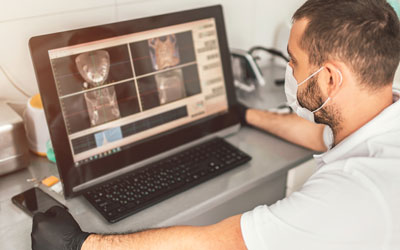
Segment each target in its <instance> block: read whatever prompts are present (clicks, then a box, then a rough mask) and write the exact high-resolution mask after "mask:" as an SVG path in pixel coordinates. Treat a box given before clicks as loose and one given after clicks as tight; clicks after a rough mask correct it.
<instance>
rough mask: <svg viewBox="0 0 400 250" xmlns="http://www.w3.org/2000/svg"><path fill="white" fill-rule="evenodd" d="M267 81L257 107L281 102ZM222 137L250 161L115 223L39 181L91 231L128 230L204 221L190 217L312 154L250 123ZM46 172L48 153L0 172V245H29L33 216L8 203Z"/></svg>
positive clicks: (52, 171)
mask: <svg viewBox="0 0 400 250" xmlns="http://www.w3.org/2000/svg"><path fill="white" fill-rule="evenodd" d="M267 73H268V72H267ZM268 85H269V86H268ZM268 85H267V86H265V87H264V88H260V89H259V90H257V93H256V95H257V97H256V98H253V99H252V102H253V103H251V102H248V103H251V105H253V106H256V107H260V108H261V106H260V105H261V104H262V103H264V105H265V106H264V107H263V108H268V107H273V106H275V105H276V104H279V102H280V101H281V100H283V96H282V95H284V94H283V91H282V87H276V86H274V85H272V84H271V83H268ZM260 92H265V93H268V96H270V97H271V98H270V99H268V100H267V99H262V98H261V96H262V95H260ZM239 96H240V97H241V98H243V97H246V95H242V96H241V95H239ZM264 96H265V95H264ZM246 99H247V98H246ZM226 139H227V140H228V141H229V142H231V143H232V144H233V145H236V146H237V147H239V148H240V149H242V150H244V151H245V152H247V153H248V154H250V155H251V156H252V157H253V159H252V161H250V162H249V163H247V164H245V165H243V166H241V167H239V168H237V169H234V170H232V171H229V172H228V173H225V174H223V175H221V176H219V177H216V178H214V179H212V180H210V181H207V182H206V183H203V184H200V185H199V186H197V187H195V188H192V189H190V190H188V191H185V192H183V193H181V194H179V195H176V196H174V197H172V198H170V199H168V200H165V201H163V202H161V203H159V204H157V205H155V206H153V207H150V208H148V209H146V210H143V211H141V212H139V213H137V214H135V215H133V216H130V217H128V218H126V219H124V220H122V221H120V222H118V223H115V224H108V223H107V222H106V221H105V220H104V219H103V218H102V217H101V215H100V214H98V213H97V212H96V211H95V210H94V209H93V208H92V207H91V205H90V204H89V203H88V202H87V201H86V200H85V199H84V198H82V197H76V198H73V199H70V200H67V201H65V200H64V199H63V197H62V196H61V195H59V194H56V193H54V192H51V191H49V190H48V189H47V188H46V187H43V186H41V187H42V189H43V190H45V191H46V192H48V193H50V194H51V195H52V196H53V197H55V198H56V199H57V200H59V201H60V202H61V203H63V204H65V205H66V206H67V207H68V208H69V209H70V212H71V213H72V214H73V216H74V217H75V218H76V219H77V221H78V222H79V223H80V225H81V226H82V228H83V229H84V230H86V231H90V232H127V231H134V230H138V229H144V228H149V227H160V226H169V225H176V224H203V223H209V222H212V220H210V221H200V222H199V221H192V220H191V218H194V217H199V216H201V215H204V216H205V217H203V218H207V215H208V214H207V212H209V213H212V211H213V209H214V208H216V207H218V206H221V205H223V204H224V203H228V202H229V201H230V200H232V199H234V198H235V197H238V196H240V195H243V194H246V195H245V196H248V195H247V194H248V193H250V194H251V191H252V189H255V188H257V187H258V186H261V185H263V183H268V182H272V181H273V180H274V179H276V178H278V177H279V176H284V175H286V173H287V171H288V170H289V169H290V168H292V167H295V166H297V165H298V164H300V163H302V162H304V161H306V160H308V159H310V158H311V156H312V152H311V151H309V150H306V149H304V148H301V147H298V146H295V145H293V144H290V143H288V142H285V141H283V140H281V139H278V138H276V137H274V136H271V135H269V134H267V133H264V132H261V131H258V130H256V129H252V128H248V127H244V128H242V129H241V130H240V131H239V132H238V133H236V134H234V135H231V136H229V137H227V138H226ZM49 175H58V171H57V168H56V166H55V165H54V164H52V163H50V162H48V161H47V160H46V159H43V158H38V157H33V160H32V164H31V166H29V167H28V168H27V169H25V170H22V171H19V172H16V173H12V174H9V175H6V176H2V177H0V249H30V244H31V243H30V232H31V227H32V220H31V218H30V217H29V216H27V215H26V214H25V213H23V212H22V211H21V210H20V209H19V208H17V207H16V206H14V205H13V204H12V202H11V197H12V196H13V195H15V194H18V193H20V192H22V191H24V190H26V189H28V188H30V187H32V186H33V184H32V183H29V182H27V179H30V178H33V177H35V178H37V179H42V178H43V177H46V176H49ZM282 180H283V181H284V179H282ZM280 182H282V181H280ZM255 190H256V189H255ZM268 192H269V191H266V193H265V195H266V196H267V195H268ZM270 192H274V190H271V191H270ZM250 196H251V195H250ZM243 202H246V198H245V199H244V200H243ZM260 205H261V204H260ZM241 212H244V211H241ZM228 215H229V214H227V216H228Z"/></svg>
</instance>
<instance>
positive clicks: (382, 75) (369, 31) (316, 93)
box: [288, 0, 400, 130]
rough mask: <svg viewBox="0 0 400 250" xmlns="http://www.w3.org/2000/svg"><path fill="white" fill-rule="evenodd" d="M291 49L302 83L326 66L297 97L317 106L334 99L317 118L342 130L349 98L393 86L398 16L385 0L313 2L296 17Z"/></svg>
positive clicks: (399, 46) (399, 48)
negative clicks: (345, 105)
mask: <svg viewBox="0 0 400 250" xmlns="http://www.w3.org/2000/svg"><path fill="white" fill-rule="evenodd" d="M288 51H289V54H290V56H291V62H290V66H291V67H292V68H293V71H294V76H295V78H296V79H297V81H298V82H301V81H303V80H304V79H306V78H307V77H308V76H309V75H310V74H312V73H313V72H315V71H316V70H318V69H319V68H321V67H324V69H323V70H322V71H321V72H320V73H319V74H318V75H317V76H315V77H314V78H312V79H310V80H309V81H308V83H305V84H303V85H302V86H300V87H299V90H298V100H299V103H300V105H302V106H303V107H306V108H307V109H309V110H315V109H317V108H318V107H320V106H321V105H322V103H323V102H324V101H325V100H326V99H327V98H328V97H331V98H332V101H330V103H329V104H328V105H327V106H326V107H324V108H323V109H321V111H319V112H317V113H316V114H315V120H316V121H317V122H319V123H325V124H328V125H330V126H331V127H332V128H334V129H335V127H336V129H337V130H340V129H341V128H339V126H343V124H342V120H343V119H346V117H344V116H345V114H344V110H343V105H344V103H346V98H347V99H348V98H349V97H351V96H353V97H355V99H357V95H358V94H360V93H361V91H362V92H364V93H366V92H368V93H369V94H370V96H372V95H374V94H376V93H379V92H380V91H381V90H383V89H386V90H387V89H389V88H390V89H391V85H392V83H393V79H394V74H395V72H396V69H397V67H398V65H399V61H400V24H399V19H398V16H397V15H396V13H395V11H394V10H393V8H392V7H391V6H390V5H389V4H388V3H387V2H386V0H308V1H307V2H306V3H305V4H304V5H303V6H301V7H300V8H299V9H298V10H297V11H296V13H295V14H294V15H293V27H292V31H291V35H290V40H289V44H288ZM342 77H343V84H342ZM344 89H346V90H344ZM341 92H343V93H341ZM339 94H340V95H341V98H340V97H338V99H337V100H334V97H335V96H336V95H339ZM339 99H340V103H339ZM348 108H350V107H348ZM352 108H354V107H352Z"/></svg>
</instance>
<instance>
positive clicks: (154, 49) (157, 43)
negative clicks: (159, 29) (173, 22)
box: [148, 35, 180, 70]
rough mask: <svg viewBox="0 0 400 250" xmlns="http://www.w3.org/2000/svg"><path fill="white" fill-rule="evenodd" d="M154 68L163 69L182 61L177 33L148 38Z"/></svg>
mask: <svg viewBox="0 0 400 250" xmlns="http://www.w3.org/2000/svg"><path fill="white" fill-rule="evenodd" d="M148 44H149V50H150V56H151V61H152V64H153V69H154V70H163V69H167V68H171V67H174V66H176V65H178V64H179V63H180V57H179V48H178V44H177V39H176V36H175V35H168V36H162V37H157V38H152V39H149V40H148Z"/></svg>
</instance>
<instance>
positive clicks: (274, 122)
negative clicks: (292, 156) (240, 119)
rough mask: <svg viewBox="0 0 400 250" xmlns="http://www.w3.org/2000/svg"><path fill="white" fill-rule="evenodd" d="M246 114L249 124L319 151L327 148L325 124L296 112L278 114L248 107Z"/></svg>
mask: <svg viewBox="0 0 400 250" xmlns="http://www.w3.org/2000/svg"><path fill="white" fill-rule="evenodd" d="M245 116H246V118H245V119H246V122H247V123H248V124H250V125H252V126H254V127H257V128H260V129H262V130H265V131H267V132H269V133H271V134H274V135H276V136H278V137H281V138H283V139H285V140H287V141H289V142H292V143H295V144H298V145H300V146H303V147H305V148H309V149H312V150H315V151H319V152H324V151H326V150H327V148H326V146H325V144H324V140H323V131H324V128H325V125H323V124H315V123H313V122H310V121H307V120H305V119H303V118H301V117H299V116H297V115H296V114H276V113H273V112H269V111H264V110H257V109H248V110H247V112H246V113H245Z"/></svg>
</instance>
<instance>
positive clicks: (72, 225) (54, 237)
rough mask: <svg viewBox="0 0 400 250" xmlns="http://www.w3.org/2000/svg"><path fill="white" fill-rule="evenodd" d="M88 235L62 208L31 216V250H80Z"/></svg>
mask: <svg viewBox="0 0 400 250" xmlns="http://www.w3.org/2000/svg"><path fill="white" fill-rule="evenodd" d="M89 235H90V234H89V233H85V232H82V230H81V228H80V227H79V225H78V223H77V222H76V221H75V219H74V218H73V217H72V215H71V214H70V213H68V212H67V211H66V210H65V209H64V208H62V207H59V206H54V207H52V208H50V209H49V210H47V211H46V212H45V213H37V214H35V216H33V224H32V233H31V239H32V250H81V247H82V244H83V242H84V241H85V240H86V238H87V237H88V236H89Z"/></svg>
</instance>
